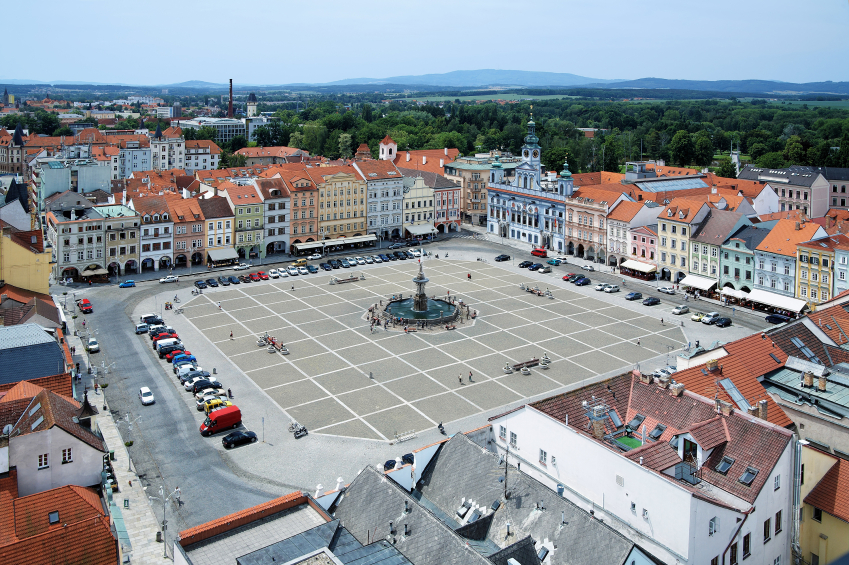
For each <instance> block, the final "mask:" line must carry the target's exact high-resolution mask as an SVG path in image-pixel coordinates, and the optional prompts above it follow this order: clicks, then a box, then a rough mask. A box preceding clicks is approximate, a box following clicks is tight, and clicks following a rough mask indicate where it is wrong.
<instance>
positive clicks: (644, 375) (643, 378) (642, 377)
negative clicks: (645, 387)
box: [640, 373, 651, 384]
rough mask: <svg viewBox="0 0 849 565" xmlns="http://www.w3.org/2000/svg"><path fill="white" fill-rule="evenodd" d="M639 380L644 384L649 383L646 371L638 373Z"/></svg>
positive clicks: (649, 378)
mask: <svg viewBox="0 0 849 565" xmlns="http://www.w3.org/2000/svg"><path fill="white" fill-rule="evenodd" d="M640 382H641V383H645V384H651V375H649V374H648V373H640Z"/></svg>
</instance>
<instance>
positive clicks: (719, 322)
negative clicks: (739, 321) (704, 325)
mask: <svg viewBox="0 0 849 565" xmlns="http://www.w3.org/2000/svg"><path fill="white" fill-rule="evenodd" d="M713 325H715V326H717V327H719V328H727V327H728V326H730V325H731V318H717V319H716V321H715V322H714V323H713Z"/></svg>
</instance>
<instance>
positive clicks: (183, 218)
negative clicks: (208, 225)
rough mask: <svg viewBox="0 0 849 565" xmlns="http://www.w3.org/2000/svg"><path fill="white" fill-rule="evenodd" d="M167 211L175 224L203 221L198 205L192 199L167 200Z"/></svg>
mask: <svg viewBox="0 0 849 565" xmlns="http://www.w3.org/2000/svg"><path fill="white" fill-rule="evenodd" d="M168 209H169V210H170V212H171V219H172V220H174V222H175V223H182V222H197V221H198V220H204V219H205V218H204V217H203V210H201V209H200V204H198V201H197V200H196V199H194V198H169V199H168Z"/></svg>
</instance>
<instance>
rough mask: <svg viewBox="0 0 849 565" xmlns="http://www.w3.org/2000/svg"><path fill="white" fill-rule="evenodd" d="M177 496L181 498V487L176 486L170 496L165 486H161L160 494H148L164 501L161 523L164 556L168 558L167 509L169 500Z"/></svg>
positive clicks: (150, 497) (153, 498)
mask: <svg viewBox="0 0 849 565" xmlns="http://www.w3.org/2000/svg"><path fill="white" fill-rule="evenodd" d="M175 496H176V497H177V500H180V489H179V488H175V489H174V490H173V492H171V494H169V495H168V496H165V487H163V486H160V487H159V496H150V495H147V497H148V498H149V499H150V500H161V501H162V524H161V525H162V557H164V558H166V559H167V558H168V544H167V543H166V541H165V530H166V529H168V520H166V519H165V511H166V505H167V504H168V501H169V500H171V499H172V498H173V497H175Z"/></svg>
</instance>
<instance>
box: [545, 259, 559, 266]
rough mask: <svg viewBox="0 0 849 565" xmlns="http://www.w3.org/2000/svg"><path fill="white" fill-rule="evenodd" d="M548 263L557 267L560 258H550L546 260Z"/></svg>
mask: <svg viewBox="0 0 849 565" xmlns="http://www.w3.org/2000/svg"><path fill="white" fill-rule="evenodd" d="M546 263H548V264H549V265H554V266H555V267H559V266H560V259H549V260H548V261H546Z"/></svg>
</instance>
